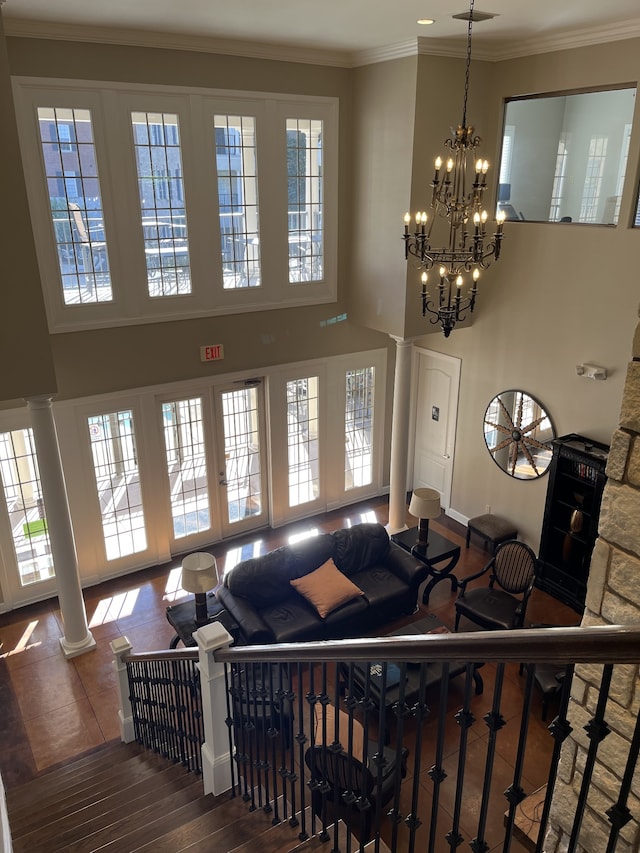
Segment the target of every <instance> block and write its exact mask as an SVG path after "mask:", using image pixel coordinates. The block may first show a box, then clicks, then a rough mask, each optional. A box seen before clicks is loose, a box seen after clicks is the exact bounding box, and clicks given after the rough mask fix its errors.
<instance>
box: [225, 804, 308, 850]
mask: <svg viewBox="0 0 640 853" xmlns="http://www.w3.org/2000/svg"><path fill="white" fill-rule="evenodd" d="M296 817H297V820H298V824H297V826H291V824H290V823H289V821H288V820H282V821H280V823H278V824H276V825H275V826H270V827H269V828H268V829H265V831H264V832H263V833H262V834H261V835H260V836H259V840H258V839H256V838H253V839H252V840H251V841H246V842H245V843H244V844H240V845H239V846H238V847H234V848H232V849H231V850H230V851H229V853H255V849H256V846H258V845H259V847H260V853H280V851H283V850H290V849H291V845H292V844H296V843H297V841H296V839H297V838H298V834H299V833H300V829H301V814H300V812H298V814H297V816H296ZM310 821H311V808H310V806H307V808H306V809H305V827H306V831H307V832H309V826H310Z"/></svg>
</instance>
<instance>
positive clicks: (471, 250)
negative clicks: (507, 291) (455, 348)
mask: <svg viewBox="0 0 640 853" xmlns="http://www.w3.org/2000/svg"><path fill="white" fill-rule="evenodd" d="M473 5H474V0H471V5H470V7H469V25H468V30H467V64H466V73H465V86H464V101H463V108H462V122H461V124H459V125H458V128H457V130H456V131H455V133H453V132H452V135H451V137H450V138H449V139H446V140H445V142H444V145H445V147H446V148H447V149H448V150H449V152H450V154H449V156H448V157H447V159H446V162H444V161H443V160H442V158H441V157H436V161H435V173H434V176H433V181H432V182H431V187H432V195H431V211H432V212H431V217H429V215H428V214H427V212H426V211H418V213H416V215H415V230H414V232H413V233H410V231H409V226H410V224H411V221H412V217H411V215H410V214H409V213H405V216H404V255H405V259H407V260H408V259H409V255H412V256H413V257H415V258H417V259H418V261H419V262H420V263H419V267H420V268H421V269H422V270H423V273H422V294H421V295H422V316H423V317H426V316H427V314H432V315H433V318H431V319H430V322H431V323H434V324H435V323H440V325H441V326H442V331H443V332H444V336H445V338H448V337H449V335H450V334H451V330H452V329H453V327H454V326H455V324H456V322H457V321H458V320H464V319H465V316H464V312H465V311H466V310H467V309H468V310H469V312H473V309H474V307H475V304H476V295H477V292H478V278H479V277H480V270H484V269H487V267H488V266H489V265H490V264H491V262H492V261H493V260H496V261H497V260H498V258H499V257H500V247H501V244H502V228H503V225H504V220H505V213H504V211H499V212H498V213H497V215H496V219H495V222H496V228H495V231H494V233H493V235H491V236H489V237H488V236H487V219H488V216H487V211H486V210H485V209H484V208H483V206H482V202H483V197H484V191H485V189H486V188H487V171H488V169H489V164H488V162H487V161H486V160H483V159H482V158H478V159H475V158H476V153H475V152H476V148H477V147H478V145H479V144H480V141H481V140H480V137H479V136H474V128H473V126H472V125H467V97H468V94H469V68H470V66H471V28H472V23H473ZM473 160H475V163H474V164H473V171H472V170H471V169H469V166H470V165H471V162H472V161H473ZM468 161H469V162H468ZM443 167H444V168H443ZM471 174H473V175H474V177H473V181H471ZM438 219H445V220H446V221H447V222H448V226H449V239H448V244H447V245H446V246H443V247H440V248H439V247H435V246H432V236H431V232H432V229H433V226H434V224H435V222H436V220H438ZM433 267H436V268H438V271H439V282H438V284H437V285H436V287H437V291H438V293H437V297H436V298H435V300H432V298H431V296H430V294H429V291H428V290H427V283H428V280H429V278H428V271H429V270H431V269H432V268H433ZM465 287H466V289H465V290H464V295H463V288H465Z"/></svg>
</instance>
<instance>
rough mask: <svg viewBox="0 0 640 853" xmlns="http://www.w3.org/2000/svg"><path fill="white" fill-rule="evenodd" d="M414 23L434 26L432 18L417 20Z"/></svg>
mask: <svg viewBox="0 0 640 853" xmlns="http://www.w3.org/2000/svg"><path fill="white" fill-rule="evenodd" d="M416 23H418V24H422V25H423V26H425V27H428V26H429V24H435V21H434V20H433V18H418V20H417V22H416Z"/></svg>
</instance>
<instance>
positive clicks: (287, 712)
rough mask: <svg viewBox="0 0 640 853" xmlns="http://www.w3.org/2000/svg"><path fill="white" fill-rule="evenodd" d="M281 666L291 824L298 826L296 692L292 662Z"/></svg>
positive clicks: (283, 723)
mask: <svg viewBox="0 0 640 853" xmlns="http://www.w3.org/2000/svg"><path fill="white" fill-rule="evenodd" d="M280 668H281V670H284V673H285V685H286V687H287V689H286V690H285V703H286V705H285V706H284V707H283V714H284V717H283V719H282V725H281V737H282V740H283V743H284V745H285V747H286V749H287V752H288V755H289V770H288V771H287V782H288V783H289V792H290V797H291V817H290V818H289V826H291V827H296V826H298V823H299V820H298V815H297V812H296V782H297V781H298V774H297V773H296V766H295V750H294V746H293V744H294V740H293V726H294V718H295V715H294V712H293V709H294V705H295V700H296V694H295V691H294V690H292V687H293V681H292V677H293V673H292V667H291V664H290V663H286V664H280Z"/></svg>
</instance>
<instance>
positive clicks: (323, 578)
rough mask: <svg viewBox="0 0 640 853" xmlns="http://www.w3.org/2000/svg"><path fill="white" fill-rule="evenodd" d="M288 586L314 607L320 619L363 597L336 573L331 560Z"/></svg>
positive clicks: (346, 579) (338, 572)
mask: <svg viewBox="0 0 640 853" xmlns="http://www.w3.org/2000/svg"><path fill="white" fill-rule="evenodd" d="M290 584H291V586H292V587H293V588H294V589H295V590H297V592H299V593H300V595H303V596H304V597H305V598H306V599H307V601H308V602H309V603H310V604H312V605H313V606H314V607H315V609H316V610H317V611H318V616H319V617H320V618H321V619H324V618H325V617H326V616H327V615H328V614H329V613H331V611H332V610H335V609H336V607H339V606H340V605H341V604H345V603H346V602H347V601H351V599H352V598H357V597H358V596H359V595H364V593H363V591H362V590H361V589H360V588H359V587H357V586H356V585H355V584H354V583H352V582H351V581H350V580H349V578H347V577H345V576H344V575H343V574H342V572H340V571H338V569H337V568H336V566H335V563H334V562H333V560H331V559H329V560H327V562H326V563H323V564H322V565H321V566H320V567H319V568H317V569H316V570H315V571H314V572H310V573H309V574H308V575H303V577H301V578H296V579H295V580H292V581H290Z"/></svg>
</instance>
